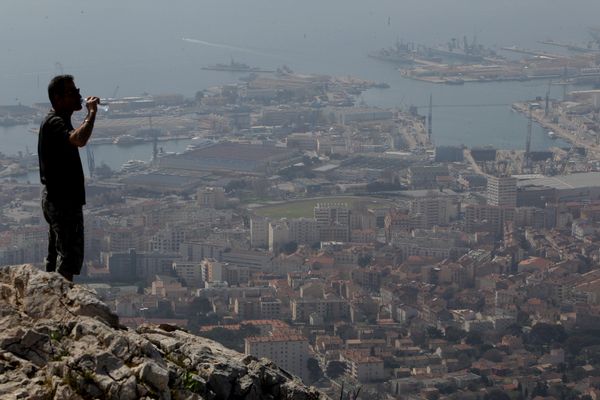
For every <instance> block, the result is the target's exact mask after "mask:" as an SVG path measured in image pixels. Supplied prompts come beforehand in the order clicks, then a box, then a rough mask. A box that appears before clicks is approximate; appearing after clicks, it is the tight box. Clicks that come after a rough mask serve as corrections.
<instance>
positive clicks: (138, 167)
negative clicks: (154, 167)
mask: <svg viewBox="0 0 600 400" xmlns="http://www.w3.org/2000/svg"><path fill="white" fill-rule="evenodd" d="M145 167H146V163H145V162H144V161H142V160H129V161H127V162H126V163H125V164H123V165H122V166H121V172H126V173H129V172H139V171H142V170H143V169H144V168H145Z"/></svg>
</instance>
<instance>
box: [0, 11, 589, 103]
mask: <svg viewBox="0 0 600 400" xmlns="http://www.w3.org/2000/svg"><path fill="white" fill-rule="evenodd" d="M598 15H600V1H598V0H575V1H566V0H560V1H559V0H502V1H490V0H487V1H486V0H408V1H403V0H380V1H377V0H376V1H358V0H304V1H292V0H277V1H276V0H225V1H223V0H218V1H201V0H176V1H157V0H126V1H116V0H103V1H87V0H52V1H48V0H3V1H2V12H1V13H0V52H1V53H2V55H3V56H2V63H0V88H1V89H2V90H1V91H0V103H10V102H14V100H15V99H20V100H22V101H24V102H27V101H33V100H41V99H40V98H37V97H36V93H39V90H38V89H39V88H38V84H37V82H38V79H39V80H40V81H41V84H40V86H42V88H43V87H44V86H45V84H46V82H47V81H48V79H49V78H50V76H51V75H53V74H55V73H58V72H60V70H61V66H62V68H63V70H65V72H73V73H75V74H77V76H78V77H79V78H81V79H82V80H85V82H86V84H87V87H89V88H90V90H93V91H101V92H102V93H100V94H101V95H102V96H106V95H108V94H110V93H111V92H112V90H113V89H112V88H114V87H115V86H116V85H120V87H121V90H122V91H123V93H126V94H132V93H139V92H141V91H149V92H153V91H157V90H161V91H162V90H167V88H168V87H169V84H170V87H172V91H183V90H184V89H186V88H188V89H189V87H190V81H194V82H197V83H195V84H194V88H195V87H196V86H203V85H209V84H211V83H220V79H223V77H222V76H220V75H214V76H212V77H211V76H210V75H200V74H199V73H198V72H197V69H198V68H199V67H200V66H202V65H205V64H210V63H214V62H227V61H229V58H230V57H234V58H236V59H240V60H242V61H247V62H249V63H253V64H259V65H262V66H265V67H267V66H268V67H273V66H277V65H281V64H289V65H290V66H292V67H293V68H295V69H298V70H301V71H306V72H329V73H342V72H348V73H353V74H358V75H360V74H361V72H362V71H363V70H364V69H368V66H366V67H363V66H362V65H361V63H362V61H361V60H362V58H364V57H365V54H366V52H368V51H369V50H372V49H374V48H379V47H384V46H388V45H390V44H392V43H393V41H394V40H395V39H396V38H398V37H400V38H404V39H406V40H413V41H419V42H423V43H426V44H436V43H444V42H446V41H447V40H448V39H449V38H450V37H452V36H455V37H459V38H461V37H462V36H463V35H467V36H469V37H470V38H471V37H473V35H474V34H477V36H478V39H479V41H480V42H481V43H484V44H487V45H490V46H493V45H512V44H521V45H523V46H525V45H534V44H535V41H536V40H542V39H546V38H554V39H555V40H564V41H574V40H584V39H586V38H587V37H588V36H587V32H586V27H587V26H590V25H594V24H595V23H598V24H600V22H597V16H598ZM388 17H389V18H390V22H391V23H390V25H389V26H388V24H387V21H388ZM182 38H192V39H196V40H198V41H201V42H206V43H210V44H211V45H208V44H204V45H203V44H200V43H192V42H185V41H183V40H182ZM215 45H216V46H215ZM219 45H222V46H221V47H219ZM367 74H368V73H367ZM38 77H39V78H38Z"/></svg>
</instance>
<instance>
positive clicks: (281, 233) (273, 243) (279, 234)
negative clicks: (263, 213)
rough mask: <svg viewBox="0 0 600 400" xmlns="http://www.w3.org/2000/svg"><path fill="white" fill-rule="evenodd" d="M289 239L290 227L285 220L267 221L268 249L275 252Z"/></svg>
mask: <svg viewBox="0 0 600 400" xmlns="http://www.w3.org/2000/svg"><path fill="white" fill-rule="evenodd" d="M289 241H290V228H289V226H288V224H287V221H286V220H281V221H278V222H271V223H269V251H273V252H277V251H279V249H280V248H281V246H283V245H284V244H286V243H288V242H289Z"/></svg>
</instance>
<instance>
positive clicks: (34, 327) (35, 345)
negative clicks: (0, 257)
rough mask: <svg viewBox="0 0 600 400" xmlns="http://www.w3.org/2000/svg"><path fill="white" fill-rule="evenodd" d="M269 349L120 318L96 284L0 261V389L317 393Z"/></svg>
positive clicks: (22, 392)
mask: <svg viewBox="0 0 600 400" xmlns="http://www.w3.org/2000/svg"><path fill="white" fill-rule="evenodd" d="M319 397H320V395H319V393H318V392H317V391H316V390H314V389H310V388H307V387H306V386H304V385H303V384H302V383H301V382H300V381H299V380H298V379H297V378H295V377H293V376H291V375H290V374H288V373H287V372H285V371H284V370H282V369H280V368H278V367H277V366H276V365H274V364H273V363H271V362H270V361H268V360H265V359H260V360H259V359H256V358H254V357H252V356H248V355H244V354H240V353H237V352H235V351H233V350H230V349H227V348H225V347H223V346H221V345H220V344H218V343H216V342H213V341H211V340H209V339H205V338H201V337H198V336H194V335H191V334H189V333H186V332H184V331H182V330H180V329H179V328H177V327H174V326H150V325H142V326H140V327H139V328H137V329H136V330H135V331H134V330H129V329H126V328H124V327H122V326H120V325H119V319H118V317H117V316H116V315H115V314H113V313H112V312H111V311H110V309H109V308H108V306H106V304H104V303H102V302H101V301H100V300H99V299H98V298H97V297H96V295H95V293H94V292H93V291H90V290H88V289H86V288H84V287H83V286H80V285H74V284H72V283H70V282H67V281H66V280H64V279H63V278H62V277H61V276H60V275H58V274H56V273H46V272H42V271H39V270H38V269H37V268H35V267H33V266H31V265H23V266H11V267H1V268H0V398H2V399H13V398H14V399H61V400H64V399H118V400H129V399H130V400H133V399H144V398H147V399H150V398H152V399H207V400H212V399H297V400H304V399H307V400H308V399H318V398H319Z"/></svg>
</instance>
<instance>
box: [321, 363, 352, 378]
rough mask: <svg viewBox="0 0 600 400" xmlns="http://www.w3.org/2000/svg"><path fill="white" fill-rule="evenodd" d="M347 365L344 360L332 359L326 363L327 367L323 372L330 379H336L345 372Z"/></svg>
mask: <svg viewBox="0 0 600 400" xmlns="http://www.w3.org/2000/svg"><path fill="white" fill-rule="evenodd" d="M346 368H347V365H346V363H345V362H344V361H336V360H332V361H329V362H328V363H327V367H326V368H325V372H326V373H327V376H328V377H329V378H331V379H337V378H339V377H340V376H342V375H344V373H345V372H346Z"/></svg>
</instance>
